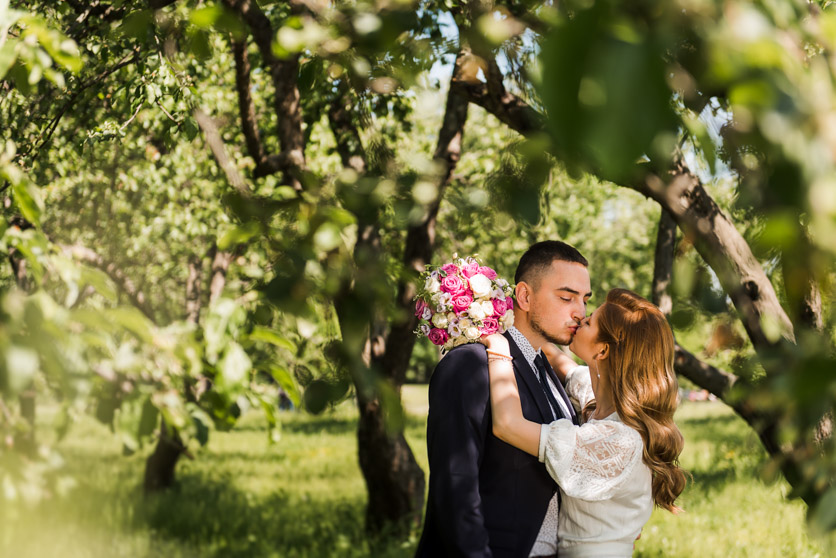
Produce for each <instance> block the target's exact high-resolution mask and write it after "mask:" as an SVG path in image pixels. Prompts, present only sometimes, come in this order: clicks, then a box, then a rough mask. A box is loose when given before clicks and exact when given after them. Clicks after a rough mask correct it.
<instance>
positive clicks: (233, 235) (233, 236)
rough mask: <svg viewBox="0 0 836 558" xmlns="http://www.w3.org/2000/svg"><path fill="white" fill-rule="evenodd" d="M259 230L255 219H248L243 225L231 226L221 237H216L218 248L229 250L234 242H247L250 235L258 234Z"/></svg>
mask: <svg viewBox="0 0 836 558" xmlns="http://www.w3.org/2000/svg"><path fill="white" fill-rule="evenodd" d="M260 231H261V228H260V227H259V224H258V222H256V221H248V222H246V223H244V224H243V225H240V226H237V227H233V228H231V229H229V230H227V231H226V232H225V233H224V234H223V235H222V236H221V238H220V239H218V249H219V250H229V249H230V248H231V247H233V246H235V245H236V244H243V243H245V242H247V241H248V240H250V239H251V238H252V237H254V236H256V235H257V234H259V232H260Z"/></svg>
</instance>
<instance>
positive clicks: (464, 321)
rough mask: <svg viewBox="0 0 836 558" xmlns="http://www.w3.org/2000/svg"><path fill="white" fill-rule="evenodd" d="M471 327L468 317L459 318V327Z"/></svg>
mask: <svg viewBox="0 0 836 558" xmlns="http://www.w3.org/2000/svg"><path fill="white" fill-rule="evenodd" d="M469 327H470V320H468V319H467V318H459V329H461V330H465V329H467V328H469Z"/></svg>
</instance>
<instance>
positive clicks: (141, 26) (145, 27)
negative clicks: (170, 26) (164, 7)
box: [118, 10, 154, 40]
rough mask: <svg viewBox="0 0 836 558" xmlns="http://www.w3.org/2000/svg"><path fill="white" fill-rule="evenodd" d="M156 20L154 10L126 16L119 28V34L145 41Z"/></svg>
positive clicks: (140, 11)
mask: <svg viewBox="0 0 836 558" xmlns="http://www.w3.org/2000/svg"><path fill="white" fill-rule="evenodd" d="M153 18H154V12H153V11H152V10H139V11H136V12H132V13H130V14H128V15H127V16H125V18H124V19H123V20H122V24H121V25H120V26H119V28H118V30H119V32H121V33H123V34H125V35H127V36H129V37H133V38H135V39H140V40H142V39H144V38H145V36H146V34H147V33H148V31H149V30H150V29H151V26H152V22H153Z"/></svg>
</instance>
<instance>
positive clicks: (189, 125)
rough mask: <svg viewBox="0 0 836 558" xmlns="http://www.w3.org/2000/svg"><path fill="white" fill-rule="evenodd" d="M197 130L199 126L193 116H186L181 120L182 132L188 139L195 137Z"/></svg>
mask: <svg viewBox="0 0 836 558" xmlns="http://www.w3.org/2000/svg"><path fill="white" fill-rule="evenodd" d="M199 131H200V128H198V127H197V122H195V119H194V118H187V119H186V120H184V121H183V133H184V134H185V135H186V139H188V140H189V141H192V140H193V139H195V138H196V137H197V133H198V132H199Z"/></svg>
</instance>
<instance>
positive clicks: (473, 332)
mask: <svg viewBox="0 0 836 558" xmlns="http://www.w3.org/2000/svg"><path fill="white" fill-rule="evenodd" d="M464 336H465V337H467V338H468V339H469V340H471V341H475V340H477V339H479V328H478V327H475V326H470V327H469V328H467V329H466V330H464Z"/></svg>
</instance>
